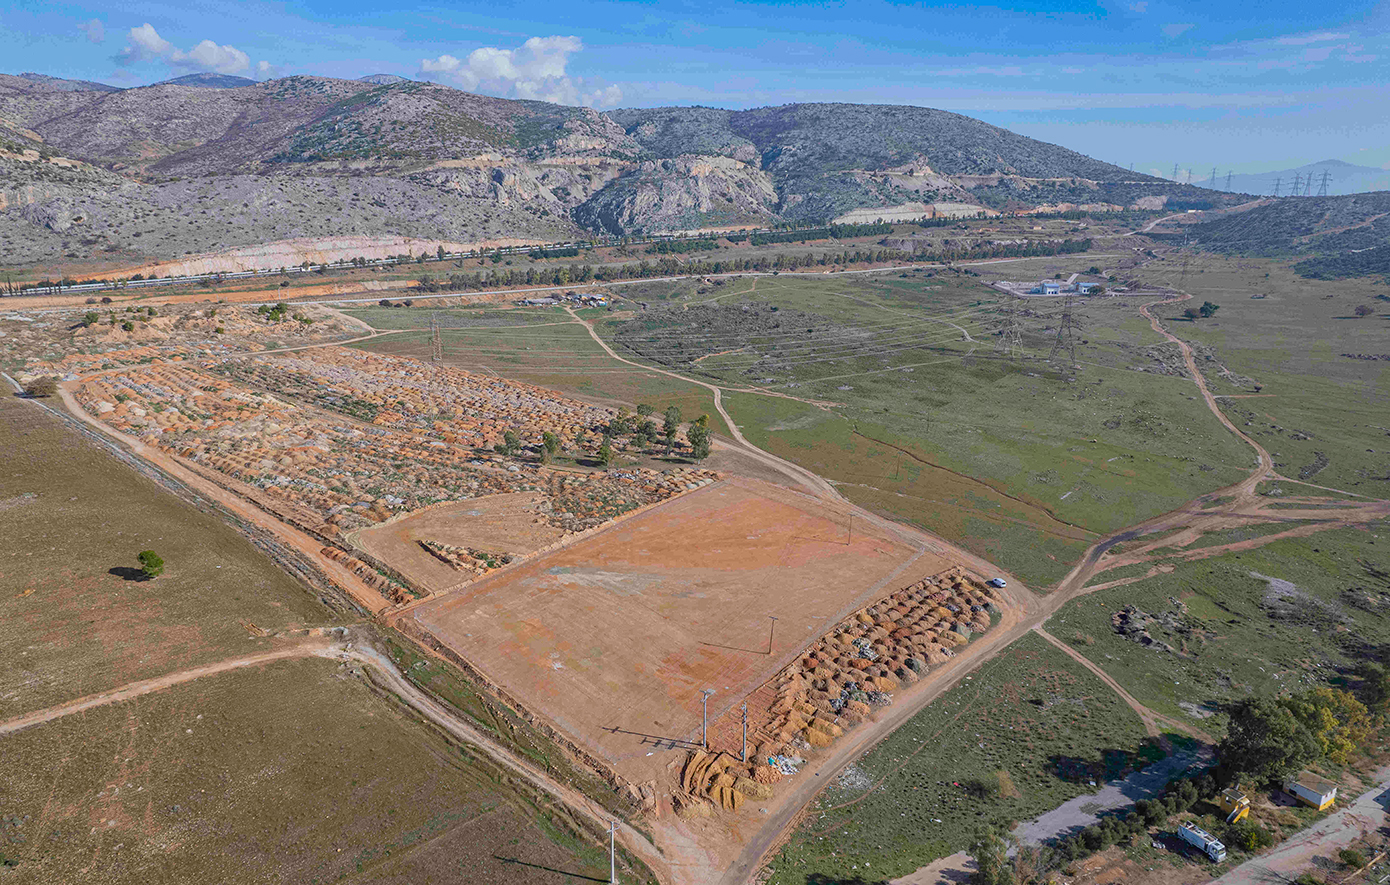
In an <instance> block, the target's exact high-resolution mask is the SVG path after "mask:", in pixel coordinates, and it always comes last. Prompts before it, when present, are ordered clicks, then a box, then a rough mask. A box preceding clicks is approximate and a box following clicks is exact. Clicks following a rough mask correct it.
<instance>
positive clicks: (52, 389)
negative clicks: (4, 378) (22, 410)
mask: <svg viewBox="0 0 1390 885" xmlns="http://www.w3.org/2000/svg"><path fill="white" fill-rule="evenodd" d="M57 392H58V379H57V378H54V377H53V376H52V375H45V376H43V377H42V378H35V379H34V380H33V381H30V382H29V383H28V384H26V385H24V395H25V396H32V397H43V396H53V395H54V394H56V393H57Z"/></svg>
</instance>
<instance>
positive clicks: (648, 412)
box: [637, 403, 656, 418]
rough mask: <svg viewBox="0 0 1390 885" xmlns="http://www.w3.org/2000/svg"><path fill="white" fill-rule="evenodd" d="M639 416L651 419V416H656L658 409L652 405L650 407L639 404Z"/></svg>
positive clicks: (645, 404)
mask: <svg viewBox="0 0 1390 885" xmlns="http://www.w3.org/2000/svg"><path fill="white" fill-rule="evenodd" d="M637 414H638V415H640V416H641V417H643V418H650V417H651V416H653V415H655V414H656V408H655V407H653V406H651V405H648V404H647V403H638V404H637Z"/></svg>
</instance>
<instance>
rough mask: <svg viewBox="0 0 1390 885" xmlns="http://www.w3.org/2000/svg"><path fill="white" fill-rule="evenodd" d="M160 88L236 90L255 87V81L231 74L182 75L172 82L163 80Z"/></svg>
mask: <svg viewBox="0 0 1390 885" xmlns="http://www.w3.org/2000/svg"><path fill="white" fill-rule="evenodd" d="M157 85H160V86H201V87H203V88H204V89H237V88H239V87H242V86H255V85H256V81H255V80H252V79H250V78H249V77H236V76H233V75H231V74H184V75H183V76H182V77H175V78H173V79H172V80H164V81H163V82H161V83H159V84H157Z"/></svg>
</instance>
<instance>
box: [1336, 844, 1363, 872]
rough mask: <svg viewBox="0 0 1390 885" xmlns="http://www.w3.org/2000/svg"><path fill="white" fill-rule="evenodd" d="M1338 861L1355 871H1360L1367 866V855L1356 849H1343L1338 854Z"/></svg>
mask: <svg viewBox="0 0 1390 885" xmlns="http://www.w3.org/2000/svg"><path fill="white" fill-rule="evenodd" d="M1337 859H1338V860H1340V861H1341V862H1342V863H1344V864H1346V865H1347V866H1349V867H1351V868H1352V869H1353V870H1359V869H1361V868H1362V867H1364V866H1365V865H1366V855H1364V854H1362V853H1361V852H1359V851H1357V850H1356V849H1355V848H1343V849H1342V850H1341V851H1339V852H1337Z"/></svg>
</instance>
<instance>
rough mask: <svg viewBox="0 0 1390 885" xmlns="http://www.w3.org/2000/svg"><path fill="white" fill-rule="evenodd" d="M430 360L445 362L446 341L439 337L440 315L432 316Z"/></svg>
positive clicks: (432, 314) (433, 314) (434, 314)
mask: <svg viewBox="0 0 1390 885" xmlns="http://www.w3.org/2000/svg"><path fill="white" fill-rule="evenodd" d="M430 359H431V360H433V361H434V362H436V363H438V362H442V361H443V360H444V339H443V338H441V337H440V335H439V314H438V313H431V314H430Z"/></svg>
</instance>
